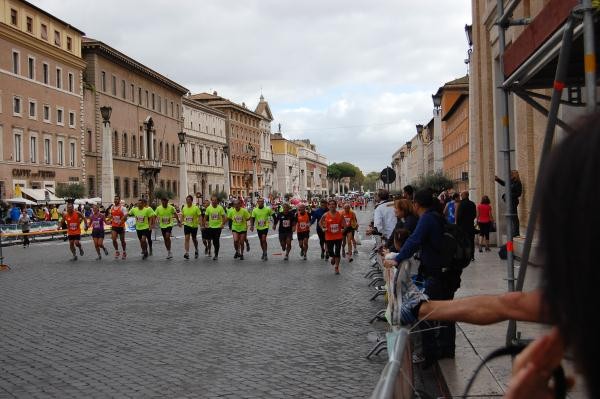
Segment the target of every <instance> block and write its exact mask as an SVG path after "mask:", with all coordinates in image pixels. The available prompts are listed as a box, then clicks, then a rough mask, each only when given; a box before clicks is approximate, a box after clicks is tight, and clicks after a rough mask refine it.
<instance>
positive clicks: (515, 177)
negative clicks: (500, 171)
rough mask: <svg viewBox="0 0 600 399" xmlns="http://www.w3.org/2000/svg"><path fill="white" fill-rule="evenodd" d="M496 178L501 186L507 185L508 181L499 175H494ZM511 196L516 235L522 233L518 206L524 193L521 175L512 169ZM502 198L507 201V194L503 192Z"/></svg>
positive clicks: (513, 234)
mask: <svg viewBox="0 0 600 399" xmlns="http://www.w3.org/2000/svg"><path fill="white" fill-rule="evenodd" d="M494 180H496V182H497V183H498V184H500V185H501V186H503V187H504V186H506V182H505V181H504V180H502V179H501V178H499V177H498V176H495V177H494ZM509 188H510V198H511V203H512V211H513V213H514V216H513V218H512V220H513V231H512V236H513V237H516V236H518V235H519V234H520V232H519V230H520V226H519V212H518V210H517V207H518V206H519V197H521V194H523V184H522V183H521V178H520V177H519V172H518V171H517V170H512V171H511V172H510V185H509ZM502 200H503V201H505V202H506V194H502Z"/></svg>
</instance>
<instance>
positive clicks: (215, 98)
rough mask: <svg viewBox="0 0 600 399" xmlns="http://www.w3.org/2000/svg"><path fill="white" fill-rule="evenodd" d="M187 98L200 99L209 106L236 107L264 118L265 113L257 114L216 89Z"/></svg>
mask: <svg viewBox="0 0 600 399" xmlns="http://www.w3.org/2000/svg"><path fill="white" fill-rule="evenodd" d="M187 98H189V99H190V100H194V101H198V102H200V103H202V104H206V105H208V106H209V107H215V108H235V109H236V110H237V111H240V112H244V113H247V114H249V115H251V116H253V117H255V118H261V119H263V118H264V116H263V115H260V114H257V113H256V112H254V111H252V110H250V109H248V108H246V107H245V106H244V105H240V104H238V103H234V102H233V101H231V100H228V99H226V98H224V97H221V96H219V95H218V94H217V92H216V91H215V92H213V94H209V93H198V94H192V95H191V96H188V97H187Z"/></svg>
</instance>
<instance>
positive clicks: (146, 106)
mask: <svg viewBox="0 0 600 399" xmlns="http://www.w3.org/2000/svg"><path fill="white" fill-rule="evenodd" d="M148 104H150V103H149V102H148V90H146V108H148Z"/></svg>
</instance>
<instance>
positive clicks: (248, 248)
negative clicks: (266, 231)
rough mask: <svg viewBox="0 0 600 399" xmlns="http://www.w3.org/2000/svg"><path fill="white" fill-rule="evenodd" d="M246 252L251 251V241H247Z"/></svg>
mask: <svg viewBox="0 0 600 399" xmlns="http://www.w3.org/2000/svg"><path fill="white" fill-rule="evenodd" d="M246 252H250V241H246Z"/></svg>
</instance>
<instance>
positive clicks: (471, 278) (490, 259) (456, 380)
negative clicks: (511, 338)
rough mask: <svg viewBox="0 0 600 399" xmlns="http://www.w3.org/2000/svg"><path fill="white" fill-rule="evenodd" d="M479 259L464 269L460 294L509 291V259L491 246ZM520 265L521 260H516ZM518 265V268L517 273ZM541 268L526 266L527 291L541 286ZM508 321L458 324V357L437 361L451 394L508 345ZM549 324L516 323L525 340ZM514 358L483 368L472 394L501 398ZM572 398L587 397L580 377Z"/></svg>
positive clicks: (455, 393)
mask: <svg viewBox="0 0 600 399" xmlns="http://www.w3.org/2000/svg"><path fill="white" fill-rule="evenodd" d="M475 256H476V261H475V262H474V263H471V264H470V265H469V266H468V267H467V268H466V269H465V270H464V272H463V276H462V284H461V288H460V289H459V290H458V292H457V295H456V296H457V297H463V296H471V295H481V294H500V293H504V292H506V291H507V287H508V285H507V282H506V277H507V271H506V262H505V261H502V260H501V259H500V258H499V257H498V250H497V249H495V248H492V251H491V252H487V253H485V252H484V253H479V252H477V253H476V254H475ZM516 264H517V265H518V262H516ZM516 274H518V268H517V269H515V275H516ZM539 281H540V270H539V268H536V267H529V268H528V269H527V278H526V279H525V290H531V289H533V288H535V287H537V286H538V284H539ZM507 326H508V322H503V323H498V324H495V325H491V326H475V325H472V324H467V323H458V324H457V329H456V358H455V359H443V360H440V361H439V362H438V364H439V367H440V370H441V372H442V375H443V377H444V379H445V381H446V384H447V387H448V390H449V392H450V394H451V395H452V396H453V397H454V396H456V397H458V396H460V395H462V394H463V392H464V388H465V386H466V384H467V382H468V380H469V378H470V377H471V375H472V374H473V371H474V370H475V368H476V367H477V366H478V365H479V363H480V362H481V360H482V359H483V358H484V357H485V356H486V355H487V354H489V353H490V352H491V351H492V350H494V349H497V348H499V347H501V346H504V345H505V341H506V329H507ZM547 329H548V327H547V326H543V325H540V324H536V323H524V322H523V323H517V331H520V332H521V336H522V338H524V339H533V338H536V337H538V336H539V335H540V334H542V333H543V332H545V331H547ZM511 367H512V364H511V359H510V357H505V358H501V359H496V360H494V361H492V362H490V363H489V364H488V366H487V367H484V368H483V369H482V370H481V372H480V373H479V375H478V378H477V380H476V382H475V384H474V385H473V388H472V389H471V391H470V396H469V397H478V398H482V397H499V396H500V397H501V396H502V395H503V394H504V393H505V391H506V388H507V383H508V381H509V379H510V375H511ZM565 369H566V370H565V371H566V372H567V374H570V375H572V374H573V372H572V367H570V365H569V364H566V365H565ZM577 380H578V383H577V384H576V386H575V389H574V391H573V392H572V393H571V395H570V397H571V398H584V397H585V395H584V394H583V392H582V390H583V388H584V387H583V386H582V383H581V378H577Z"/></svg>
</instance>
